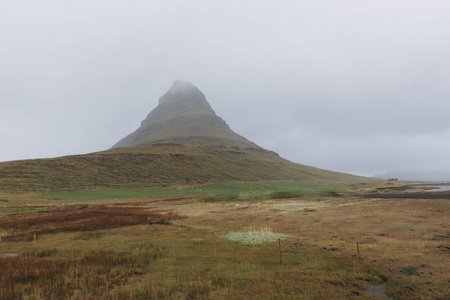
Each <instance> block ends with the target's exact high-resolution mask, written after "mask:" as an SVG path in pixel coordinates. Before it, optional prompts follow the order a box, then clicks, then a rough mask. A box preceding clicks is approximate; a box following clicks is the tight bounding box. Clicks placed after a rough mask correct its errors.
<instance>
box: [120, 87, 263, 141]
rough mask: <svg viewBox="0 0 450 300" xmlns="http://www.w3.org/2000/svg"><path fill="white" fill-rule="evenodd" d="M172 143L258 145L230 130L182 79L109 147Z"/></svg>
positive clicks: (202, 97)
mask: <svg viewBox="0 0 450 300" xmlns="http://www.w3.org/2000/svg"><path fill="white" fill-rule="evenodd" d="M173 142H175V143H188V144H210V145H232V146H239V147H257V148H259V146H257V145H256V144H254V143H252V142H250V141H248V140H247V139H245V138H244V137H242V136H240V135H238V134H237V133H235V132H234V131H232V130H231V129H230V127H229V126H228V124H227V123H226V122H225V121H224V120H223V119H222V118H220V117H219V116H217V115H216V113H215V112H214V110H213V109H212V108H211V105H209V103H208V101H207V100H206V97H205V95H204V94H203V93H202V92H201V91H200V90H199V89H198V88H197V87H196V86H195V85H193V84H192V83H190V82H186V81H183V80H177V81H175V82H174V83H173V84H172V86H171V88H170V89H169V91H167V92H166V93H165V94H164V95H163V96H162V97H161V98H159V104H158V106H157V107H156V108H155V109H154V110H152V111H151V112H150V113H149V115H148V116H147V118H146V119H145V120H144V121H142V123H141V126H140V127H139V128H138V129H137V130H136V131H134V132H133V133H131V134H129V135H128V136H126V137H125V138H123V139H122V140H120V141H119V142H118V143H117V144H115V145H114V146H113V147H112V148H123V147H135V146H146V145H152V144H158V143H173Z"/></svg>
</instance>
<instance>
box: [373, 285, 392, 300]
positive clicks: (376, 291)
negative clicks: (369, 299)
mask: <svg viewBox="0 0 450 300" xmlns="http://www.w3.org/2000/svg"><path fill="white" fill-rule="evenodd" d="M367 286H368V292H369V294H370V295H371V296H375V297H378V298H380V299H389V300H395V299H394V298H391V297H389V296H388V295H386V294H385V293H384V291H383V287H384V284H373V283H369V284H367Z"/></svg>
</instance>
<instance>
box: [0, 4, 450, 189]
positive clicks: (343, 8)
mask: <svg viewBox="0 0 450 300" xmlns="http://www.w3.org/2000/svg"><path fill="white" fill-rule="evenodd" d="M449 14H450V3H449V2H448V1H433V0H432V1H411V0H409V1H394V2H393V1H386V0H381V1H376V2H361V1H356V0H355V1H350V0H344V1H339V2H336V1H314V2H311V1H309V2H303V1H283V2H282V3H274V2H273V1H244V2H243V1H226V2H219V3H216V2H212V1H206V0H205V1H196V0H194V1H127V2H125V1H116V0H113V1H96V2H92V1H76V2H65V1H64V2H61V1H49V0H43V1H39V2H26V1H10V2H8V3H2V4H0V39H1V41H2V44H3V46H2V47H0V65H1V66H2V67H1V68H0V139H1V141H2V147H0V161H9V160H17V159H31V158H45V157H55V156H62V155H71V154H82V153H89V152H94V151H101V150H106V149H109V148H110V147H111V146H112V145H113V144H115V143H116V142H117V141H119V140H120V139H121V138H123V137H124V136H126V135H127V134H129V133H130V132H132V131H134V130H135V129H136V128H137V127H138V126H139V124H140V122H141V121H142V120H143V119H144V118H145V117H146V116H147V114H148V113H149V112H150V111H151V110H152V109H153V108H155V107H156V106H157V104H158V99H159V97H161V96H162V95H163V94H164V93H165V92H166V91H167V90H168V89H169V88H170V86H171V84H172V82H174V81H175V80H177V79H183V80H186V81H189V82H192V83H193V84H195V85H196V86H197V87H198V88H199V89H200V90H201V91H202V92H203V93H204V94H205V96H206V98H207V100H208V102H209V103H210V104H211V106H212V108H213V109H214V110H215V112H216V113H217V115H219V116H220V117H222V118H223V119H224V120H225V121H226V122H227V123H228V124H229V125H230V127H231V128H232V129H233V130H234V131H235V132H237V133H238V134H240V135H243V136H244V137H246V138H247V139H249V140H251V141H253V142H255V143H257V144H258V145H260V146H262V147H264V148H266V149H269V150H273V151H275V152H277V153H279V154H280V155H281V156H282V157H285V158H287V159H289V160H291V161H294V162H297V163H302V164H306V165H311V166H315V167H319V168H324V169H329V170H335V171H341V172H348V173H352V174H358V175H364V176H372V175H375V174H384V173H388V172H413V173H414V172H416V173H417V172H418V173H422V174H425V173H428V174H431V173H432V172H438V173H439V174H450V157H449V156H448V155H446V154H447V153H449V152H450V121H449V118H448V112H449V111H450V101H448V100H449V99H450V53H449V51H448V49H450V32H449V30H448V28H450V19H449V18H448V15H449ZM430 172H431V173H430ZM403 174H404V173H403ZM446 176H447V175H442V178H441V177H439V178H435V177H433V178H432V180H448V179H449V178H447V177H446ZM430 177H431V175H430ZM444 177H445V178H444ZM421 179H423V178H421Z"/></svg>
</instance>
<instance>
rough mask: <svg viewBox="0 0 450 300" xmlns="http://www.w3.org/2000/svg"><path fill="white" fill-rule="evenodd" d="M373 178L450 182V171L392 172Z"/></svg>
mask: <svg viewBox="0 0 450 300" xmlns="http://www.w3.org/2000/svg"><path fill="white" fill-rule="evenodd" d="M373 177H375V178H382V179H388V178H398V179H399V180H415V181H450V171H392V172H387V173H385V174H377V175H374V176H373Z"/></svg>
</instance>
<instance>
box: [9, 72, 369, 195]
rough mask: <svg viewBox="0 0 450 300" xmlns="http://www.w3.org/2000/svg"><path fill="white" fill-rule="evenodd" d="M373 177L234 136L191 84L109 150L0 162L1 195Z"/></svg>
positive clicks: (178, 87) (176, 87) (177, 87)
mask: <svg viewBox="0 0 450 300" xmlns="http://www.w3.org/2000/svg"><path fill="white" fill-rule="evenodd" d="M258 180H291V181H302V182H308V183H314V182H320V181H329V182H338V181H340V182H364V181H370V180H374V179H369V178H366V177H359V176H354V175H350V174H344V173H339V172H333V171H327V170H322V169H318V168H314V167H310V166H305V165H301V164H296V163H293V162H290V161H288V160H286V159H283V158H281V157H280V156H279V155H278V154H276V153H275V152H272V151H269V150H265V149H263V148H262V147H260V146H258V145H256V144H254V143H252V142H250V141H248V140H247V139H245V138H244V137H242V136H240V135H238V134H237V133H235V132H233V131H232V130H231V129H230V127H229V126H228V125H227V124H226V122H225V121H224V120H223V119H221V118H220V117H218V116H217V115H216V114H215V112H214V111H213V110H212V108H211V106H210V105H209V103H208V102H207V100H206V98H205V96H204V95H203V93H202V92H201V91H200V90H198V89H197V88H196V87H195V86H194V85H193V84H191V83H187V82H183V81H176V82H175V83H174V84H173V85H172V87H171V88H170V90H169V91H168V92H167V93H166V94H165V95H164V96H162V97H161V98H160V101H159V104H158V106H157V107H156V108H155V109H154V110H153V111H151V112H150V114H149V115H148V117H147V118H146V119H145V120H144V121H143V122H142V124H141V126H140V127H139V128H138V129H137V130H136V131H135V132H133V133H131V134H130V135H128V136H126V137H125V138H123V139H122V140H120V141H119V142H118V143H116V144H115V145H114V146H113V147H112V149H110V150H107V151H102V152H97V153H90V154H85V155H72V156H64V157H57V158H50V159H33V160H22V161H11V162H2V163H0V194H1V192H47V191H62V190H95V189H112V188H115V189H118V188H143V187H167V186H175V185H177V186H180V185H181V186H183V185H184V186H185V185H195V184H203V183H210V182H219V181H258Z"/></svg>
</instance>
